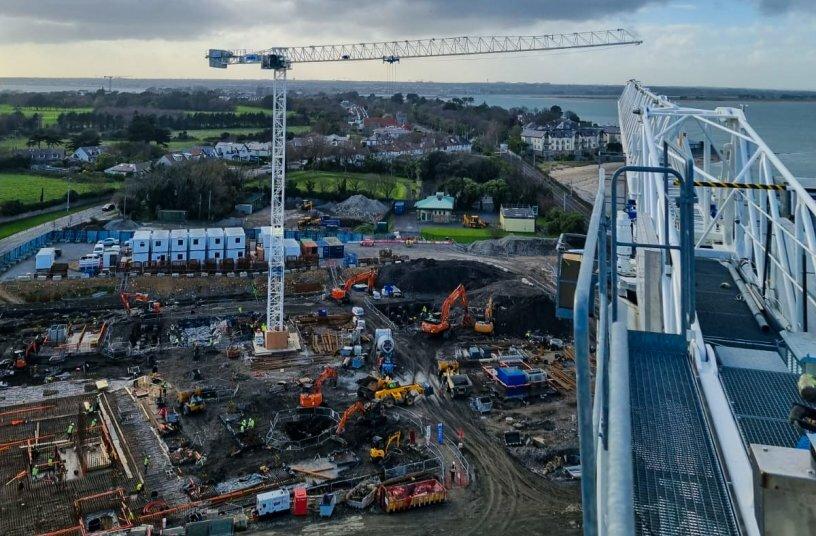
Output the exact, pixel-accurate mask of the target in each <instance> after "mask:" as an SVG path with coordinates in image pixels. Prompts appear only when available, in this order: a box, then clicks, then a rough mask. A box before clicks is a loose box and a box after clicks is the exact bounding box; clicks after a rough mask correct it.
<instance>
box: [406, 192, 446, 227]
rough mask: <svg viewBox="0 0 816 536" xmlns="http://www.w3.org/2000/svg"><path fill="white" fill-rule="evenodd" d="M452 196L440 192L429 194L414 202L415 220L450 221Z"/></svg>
mask: <svg viewBox="0 0 816 536" xmlns="http://www.w3.org/2000/svg"><path fill="white" fill-rule="evenodd" d="M454 201H455V200H454V198H453V196H450V195H445V194H444V193H442V192H436V194H435V195H429V196H428V197H426V198H425V199H422V200H421V201H417V202H416V203H415V204H414V208H415V209H416V213H417V220H419V221H424V222H434V223H450V222H451V217H452V215H453V205H454Z"/></svg>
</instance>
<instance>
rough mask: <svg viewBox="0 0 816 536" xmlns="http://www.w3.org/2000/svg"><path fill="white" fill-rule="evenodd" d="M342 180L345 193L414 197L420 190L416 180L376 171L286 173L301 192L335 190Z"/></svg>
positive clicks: (329, 192) (290, 182)
mask: <svg viewBox="0 0 816 536" xmlns="http://www.w3.org/2000/svg"><path fill="white" fill-rule="evenodd" d="M343 181H345V189H346V193H347V194H348V195H353V194H363V195H365V196H368V197H374V198H380V199H383V198H387V199H411V198H413V197H416V195H417V193H418V192H419V190H420V183H419V182H417V181H414V180H411V179H408V178H406V177H395V176H393V175H383V174H379V173H344V172H341V171H291V172H289V173H287V174H286V182H287V184H293V185H295V186H297V189H298V190H299V191H300V192H301V193H303V194H305V195H314V193H326V194H333V193H336V192H337V191H338V188H341V189H342V185H343ZM310 187H311V188H310Z"/></svg>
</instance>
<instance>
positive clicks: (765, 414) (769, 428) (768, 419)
mask: <svg viewBox="0 0 816 536" xmlns="http://www.w3.org/2000/svg"><path fill="white" fill-rule="evenodd" d="M720 378H721V379H722V383H723V386H724V387H725V393H726V395H727V396H728V401H729V402H730V403H731V409H732V411H733V412H734V416H735V417H736V418H737V424H739V429H740V433H741V434H742V439H743V441H745V443H746V445H747V444H750V443H758V444H760V445H775V446H778V447H789V448H793V447H795V446H796V442H797V441H798V439H799V437H800V436H801V433H800V432H799V431H798V430H797V429H796V427H795V426H794V425H793V424H791V423H790V422H789V421H788V413H789V412H790V408H791V406H792V405H793V403H798V404H804V401H803V400H802V398H801V397H800V396H799V392H798V390H797V388H796V381H797V379H798V376H797V375H796V374H793V373H791V372H770V371H766V370H752V369H748V368H734V367H722V368H721V369H720Z"/></svg>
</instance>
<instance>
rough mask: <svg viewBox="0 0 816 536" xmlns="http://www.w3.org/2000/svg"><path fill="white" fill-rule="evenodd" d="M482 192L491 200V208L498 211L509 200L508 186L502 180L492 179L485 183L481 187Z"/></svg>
mask: <svg viewBox="0 0 816 536" xmlns="http://www.w3.org/2000/svg"><path fill="white" fill-rule="evenodd" d="M483 188H484V192H485V193H486V194H487V195H489V196H490V197H492V198H493V207H494V208H495V209H496V210H498V209H499V207H500V206H501V205H502V204H503V203H505V202H506V201H508V200H509V197H510V186H508V184H507V182H506V181H505V180H504V179H493V180H491V181H487V182H486V183H484V185H483Z"/></svg>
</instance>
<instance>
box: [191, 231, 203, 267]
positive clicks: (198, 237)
mask: <svg viewBox="0 0 816 536" xmlns="http://www.w3.org/2000/svg"><path fill="white" fill-rule="evenodd" d="M187 258H188V259H189V260H191V261H199V262H204V260H205V259H206V258H207V232H206V231H205V230H204V229H190V230H188V231H187Z"/></svg>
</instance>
